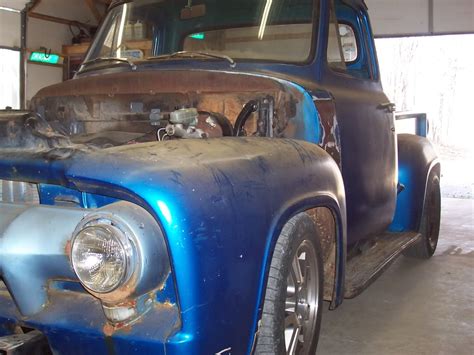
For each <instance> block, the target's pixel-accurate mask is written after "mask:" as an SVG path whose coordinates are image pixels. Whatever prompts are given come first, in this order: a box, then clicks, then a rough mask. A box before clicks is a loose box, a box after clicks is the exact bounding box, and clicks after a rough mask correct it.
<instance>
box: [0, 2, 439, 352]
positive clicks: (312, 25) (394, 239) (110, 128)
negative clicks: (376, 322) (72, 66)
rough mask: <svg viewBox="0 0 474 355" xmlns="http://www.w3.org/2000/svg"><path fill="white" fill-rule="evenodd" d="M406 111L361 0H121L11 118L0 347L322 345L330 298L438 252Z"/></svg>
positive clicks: (421, 144) (1, 227)
mask: <svg viewBox="0 0 474 355" xmlns="http://www.w3.org/2000/svg"><path fill="white" fill-rule="evenodd" d="M394 110H395V108H394V105H393V104H392V103H390V102H389V100H388V99H387V97H386V95H385V94H384V92H383V90H382V85H381V81H380V72H379V67H378V62H377V56H376V50H375V46H374V40H373V35H372V30H371V26H370V23H369V18H368V13H367V7H366V5H365V4H364V2H363V0H335V1H332V0H258V1H256V0H226V1H217V0H175V1H173V0H135V1H113V2H112V4H111V6H110V8H109V10H108V15H107V17H106V18H105V20H104V21H103V23H102V25H101V27H100V29H99V30H98V32H97V34H96V36H95V39H94V41H93V43H92V45H91V47H90V49H89V51H88V54H87V56H86V58H85V61H84V62H83V64H82V66H81V67H80V69H79V70H78V72H77V74H76V75H75V78H74V79H72V80H69V81H66V82H64V83H61V84H57V85H53V86H50V87H47V88H44V89H42V90H41V91H39V92H38V94H37V95H36V96H35V97H34V98H33V99H32V101H31V103H30V106H29V110H27V111H12V110H10V111H2V112H1V113H0V179H1V181H0V186H1V190H0V191H1V195H0V201H1V202H0V352H2V351H3V352H5V353H7V354H31V353H38V354H49V353H54V354H68V355H69V354H148V353H150V354H151V353H153V354H168V355H169V354H249V353H255V354H264V353H265V354H270V353H273V354H282V353H287V354H314V353H315V351H316V347H317V343H318V336H319V329H320V324H321V315H322V308H323V306H324V305H325V306H326V307H328V308H329V309H331V310H333V309H335V308H337V307H338V306H339V305H340V304H341V303H342V302H343V300H344V299H345V298H352V297H355V296H357V295H358V294H360V293H361V292H362V291H363V290H364V289H365V288H367V287H368V286H369V285H370V284H371V283H372V282H373V281H374V280H375V279H376V278H377V277H378V276H379V275H380V274H381V273H382V272H383V271H384V270H385V269H386V268H387V267H388V266H389V265H390V263H391V262H392V261H393V260H394V259H395V258H396V257H398V256H399V255H402V254H404V255H407V256H411V257H418V258H425V259H426V258H429V257H430V256H431V255H432V254H433V253H434V251H435V248H436V244H437V239H438V234H439V221H440V186H439V180H440V164H439V161H438V158H437V156H436V153H435V152H434V150H433V147H432V146H431V144H430V143H429V141H428V140H427V139H426V133H427V123H426V120H419V121H417V123H416V127H417V132H416V134H397V131H396V128H395V121H394ZM361 316H362V315H361Z"/></svg>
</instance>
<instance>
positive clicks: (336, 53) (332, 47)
mask: <svg viewBox="0 0 474 355" xmlns="http://www.w3.org/2000/svg"><path fill="white" fill-rule="evenodd" d="M327 60H328V64H329V66H330V67H331V68H332V69H335V70H337V71H345V70H346V62H345V60H344V54H343V52H342V44H341V37H340V35H339V25H338V23H337V18H336V14H335V11H334V4H331V15H330V18H329V37H328V48H327Z"/></svg>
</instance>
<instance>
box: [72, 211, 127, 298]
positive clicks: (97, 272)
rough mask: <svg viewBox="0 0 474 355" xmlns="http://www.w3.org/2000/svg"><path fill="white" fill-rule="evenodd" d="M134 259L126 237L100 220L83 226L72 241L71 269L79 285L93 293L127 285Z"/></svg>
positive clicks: (114, 227)
mask: <svg viewBox="0 0 474 355" xmlns="http://www.w3.org/2000/svg"><path fill="white" fill-rule="evenodd" d="M135 259H136V251H135V247H134V245H133V244H132V242H131V241H130V239H129V238H128V237H127V235H126V234H125V233H124V232H123V231H122V230H121V229H119V228H117V227H116V226H113V225H112V224H105V223H104V224H102V223H101V222H100V220H99V221H98V224H95V225H89V226H87V225H86V226H85V227H84V228H83V229H81V230H79V231H78V232H77V233H76V235H75V236H74V238H73V240H72V245H71V261H72V266H73V268H74V271H75V273H76V275H77V277H78V278H79V280H80V281H81V283H82V284H83V285H84V286H85V287H86V288H88V289H89V290H90V291H92V292H96V293H108V292H112V291H114V290H115V289H117V288H118V287H120V286H121V285H123V284H124V283H126V282H127V281H128V279H129V278H130V276H131V274H132V272H131V271H132V270H131V269H132V268H133V265H134V261H135Z"/></svg>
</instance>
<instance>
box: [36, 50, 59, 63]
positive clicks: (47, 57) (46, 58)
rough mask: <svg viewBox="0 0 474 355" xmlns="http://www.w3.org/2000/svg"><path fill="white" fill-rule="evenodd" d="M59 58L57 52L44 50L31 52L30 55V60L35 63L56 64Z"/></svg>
mask: <svg viewBox="0 0 474 355" xmlns="http://www.w3.org/2000/svg"><path fill="white" fill-rule="evenodd" d="M59 59H60V57H59V55H57V54H45V53H44V52H32V53H31V55H30V62H35V63H45V64H58V63H59Z"/></svg>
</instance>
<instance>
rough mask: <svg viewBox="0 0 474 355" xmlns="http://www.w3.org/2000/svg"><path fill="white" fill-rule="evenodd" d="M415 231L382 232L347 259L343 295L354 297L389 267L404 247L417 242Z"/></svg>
mask: <svg viewBox="0 0 474 355" xmlns="http://www.w3.org/2000/svg"><path fill="white" fill-rule="evenodd" d="M420 238H421V234H419V233H416V232H404V233H384V234H382V235H380V236H379V237H377V238H376V239H375V244H374V245H373V246H372V247H371V248H370V249H368V250H366V251H364V252H362V253H361V254H359V255H356V256H354V257H353V258H351V259H350V260H348V261H347V265H346V282H345V290H344V297H345V298H354V297H355V296H357V295H359V294H360V293H361V292H362V291H364V290H365V289H366V288H367V287H369V286H370V284H371V283H372V282H374V281H375V280H376V279H377V277H379V276H380V275H381V274H382V273H383V272H384V271H385V269H387V267H389V266H390V265H391V264H392V263H393V262H394V261H395V260H396V259H397V257H398V256H400V254H401V253H402V251H404V250H405V249H407V248H409V247H410V246H412V245H413V244H415V243H417V242H418V241H419V240H420Z"/></svg>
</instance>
